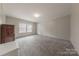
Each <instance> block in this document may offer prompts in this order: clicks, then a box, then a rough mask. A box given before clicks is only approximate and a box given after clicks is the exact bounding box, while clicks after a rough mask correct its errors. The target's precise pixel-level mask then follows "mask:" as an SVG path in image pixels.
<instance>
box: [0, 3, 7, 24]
mask: <svg viewBox="0 0 79 59" xmlns="http://www.w3.org/2000/svg"><path fill="white" fill-rule="evenodd" d="M5 22H6V20H5V15H4V13H3V9H2V4H0V24H5Z"/></svg>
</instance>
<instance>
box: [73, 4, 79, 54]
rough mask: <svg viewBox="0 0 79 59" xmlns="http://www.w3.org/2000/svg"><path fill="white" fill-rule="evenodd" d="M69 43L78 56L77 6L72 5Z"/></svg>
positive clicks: (78, 29) (78, 25)
mask: <svg viewBox="0 0 79 59" xmlns="http://www.w3.org/2000/svg"><path fill="white" fill-rule="evenodd" d="M71 42H72V44H73V45H74V47H75V49H76V50H77V52H78V54H79V4H73V5H72V14H71Z"/></svg>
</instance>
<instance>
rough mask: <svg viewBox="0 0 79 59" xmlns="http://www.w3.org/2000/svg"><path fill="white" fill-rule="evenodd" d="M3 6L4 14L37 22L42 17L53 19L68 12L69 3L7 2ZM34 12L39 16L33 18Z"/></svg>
mask: <svg viewBox="0 0 79 59" xmlns="http://www.w3.org/2000/svg"><path fill="white" fill-rule="evenodd" d="M3 8H4V13H5V15H8V16H12V17H16V18H21V19H24V20H29V21H34V22H38V20H43V19H44V20H45V19H54V18H57V17H61V16H63V15H68V14H70V4H66V3H63V4H62V3H60V4H56V3H42V4H41V3H38V4H33V3H32V4H28V3H25V4H24V3H19V4H17V3H7V4H3ZM34 13H38V14H40V17H39V18H35V17H34V16H33V14H34Z"/></svg>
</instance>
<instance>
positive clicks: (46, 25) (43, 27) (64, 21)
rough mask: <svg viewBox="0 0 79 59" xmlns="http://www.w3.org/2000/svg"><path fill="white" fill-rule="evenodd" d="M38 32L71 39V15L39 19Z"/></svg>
mask: <svg viewBox="0 0 79 59" xmlns="http://www.w3.org/2000/svg"><path fill="white" fill-rule="evenodd" d="M38 34H41V35H46V36H51V37H55V38H60V39H65V40H70V16H69V15H67V16H62V17H58V18H56V19H52V20H50V19H47V20H41V21H39V24H38Z"/></svg>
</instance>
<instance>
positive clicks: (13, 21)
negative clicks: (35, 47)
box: [6, 16, 37, 38]
mask: <svg viewBox="0 0 79 59" xmlns="http://www.w3.org/2000/svg"><path fill="white" fill-rule="evenodd" d="M6 23H7V24H12V25H15V37H16V38H18V37H22V36H27V35H31V34H36V31H37V28H36V27H37V26H36V23H35V22H29V21H26V20H22V19H18V18H14V17H9V16H6ZM19 23H26V24H27V23H30V24H32V25H33V32H32V33H19Z"/></svg>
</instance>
